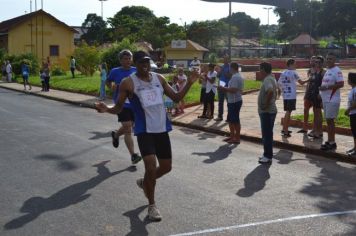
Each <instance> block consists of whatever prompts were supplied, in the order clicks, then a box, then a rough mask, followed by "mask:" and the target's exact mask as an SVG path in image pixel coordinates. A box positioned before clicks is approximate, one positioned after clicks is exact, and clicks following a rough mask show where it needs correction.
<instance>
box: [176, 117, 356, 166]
mask: <svg viewBox="0 0 356 236" xmlns="http://www.w3.org/2000/svg"><path fill="white" fill-rule="evenodd" d="M172 124H173V125H176V126H180V127H185V128H190V129H195V130H200V131H203V132H208V133H213V134H217V135H222V136H228V135H229V133H228V132H226V131H221V130H214V129H210V128H206V127H202V126H198V125H193V124H186V123H183V122H179V121H172ZM241 139H242V140H245V141H249V142H253V143H258V144H261V143H262V138H261V137H258V136H254V135H246V134H241ZM274 147H278V148H282V149H287V150H291V151H295V152H300V153H305V154H311V155H317V156H322V157H326V158H329V159H333V160H338V161H342V162H347V163H352V164H356V160H354V159H351V158H349V157H348V156H347V155H346V154H341V153H335V152H325V151H321V150H319V149H314V148H307V147H305V146H300V145H297V144H292V143H284V142H281V141H276V140H274Z"/></svg>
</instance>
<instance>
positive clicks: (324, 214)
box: [170, 210, 356, 236]
mask: <svg viewBox="0 0 356 236" xmlns="http://www.w3.org/2000/svg"><path fill="white" fill-rule="evenodd" d="M348 214H356V210H352V211H336V212H329V213H320V214H312V215H304V216H292V217H287V218H281V219H276V220H267V221H261V222H255V223H248V224H242V225H233V226H226V227H220V228H214V229H205V230H199V231H194V232H188V233H180V234H172V235H170V236H191V235H198V234H209V233H214V232H222V231H227V230H233V229H240V228H246V227H252V226H258V225H267V224H274V223H281V222H285V221H292V220H302V219H309V218H317V217H325V216H336V215H348Z"/></svg>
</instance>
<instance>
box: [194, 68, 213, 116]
mask: <svg viewBox="0 0 356 236" xmlns="http://www.w3.org/2000/svg"><path fill="white" fill-rule="evenodd" d="M208 68H209V69H208V72H207V74H206V76H205V79H206V91H205V98H204V108H203V114H202V115H201V116H198V118H206V119H213V118H214V99H215V94H216V84H215V82H216V76H217V72H216V71H215V65H214V64H212V63H210V64H209V66H208ZM208 109H209V110H210V115H207V112H208Z"/></svg>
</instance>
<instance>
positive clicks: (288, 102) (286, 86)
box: [278, 59, 304, 137]
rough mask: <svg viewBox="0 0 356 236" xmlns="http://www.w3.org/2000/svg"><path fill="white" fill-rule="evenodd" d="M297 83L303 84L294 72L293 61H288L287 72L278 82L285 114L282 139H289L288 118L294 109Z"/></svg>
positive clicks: (284, 72)
mask: <svg viewBox="0 0 356 236" xmlns="http://www.w3.org/2000/svg"><path fill="white" fill-rule="evenodd" d="M297 82H298V83H299V84H304V81H302V80H301V79H300V77H299V75H298V73H297V72H296V71H295V60H294V59H289V60H288V61H287V70H285V71H283V72H282V74H281V76H280V77H279V80H278V86H279V87H280V89H281V90H282V96H283V107H284V111H285V112H286V113H285V115H284V121H283V129H282V131H281V134H282V136H283V137H290V136H291V135H290V132H291V131H289V130H288V127H289V121H290V116H291V114H292V111H295V109H296V103H297Z"/></svg>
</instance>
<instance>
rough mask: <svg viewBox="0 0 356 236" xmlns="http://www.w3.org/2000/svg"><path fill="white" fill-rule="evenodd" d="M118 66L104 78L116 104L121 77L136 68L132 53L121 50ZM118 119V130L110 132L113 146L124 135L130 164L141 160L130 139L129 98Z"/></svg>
mask: <svg viewBox="0 0 356 236" xmlns="http://www.w3.org/2000/svg"><path fill="white" fill-rule="evenodd" d="M119 59H120V64H121V66H120V67H116V68H113V69H112V70H111V71H110V73H109V76H108V78H107V80H106V85H107V86H108V87H109V88H110V89H111V90H112V91H113V101H114V103H115V104H116V103H117V98H118V96H119V86H120V83H121V81H122V80H123V79H125V78H126V77H128V76H129V75H131V74H132V73H134V72H136V68H135V67H132V66H131V64H132V53H131V52H130V51H129V50H122V51H121V52H120V54H119ZM117 116H118V121H119V122H121V127H120V128H119V129H118V130H115V131H112V132H111V137H112V144H113V146H114V147H115V148H117V147H118V146H119V137H120V136H121V135H124V140H125V144H126V147H127V149H128V150H129V152H130V155H131V161H132V164H136V163H138V162H139V161H141V160H142V157H141V156H139V155H138V154H137V153H135V151H134V142H133V139H132V126H133V123H134V120H135V117H134V113H133V111H132V109H131V105H130V102H129V100H126V101H125V104H124V108H123V110H122V111H121V112H120V113H119V114H117Z"/></svg>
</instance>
